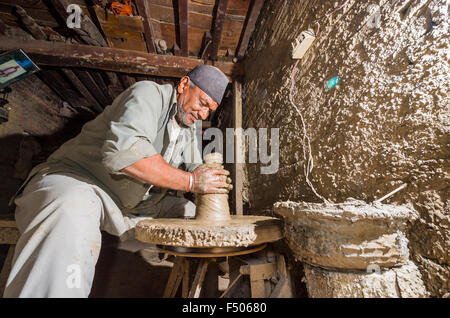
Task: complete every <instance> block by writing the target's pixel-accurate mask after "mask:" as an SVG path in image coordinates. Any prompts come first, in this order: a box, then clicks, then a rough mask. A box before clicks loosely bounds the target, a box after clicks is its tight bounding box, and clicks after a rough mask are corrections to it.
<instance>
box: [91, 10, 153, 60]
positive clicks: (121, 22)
mask: <svg viewBox="0 0 450 318" xmlns="http://www.w3.org/2000/svg"><path fill="white" fill-rule="evenodd" d="M93 9H94V12H95V15H96V17H97V20H98V22H99V24H100V26H101V28H102V31H103V33H104V34H105V36H106V41H107V42H108V46H109V47H114V48H121V49H127V50H134V51H141V52H147V47H146V44H145V41H144V36H143V34H142V32H144V24H143V18H142V17H140V16H122V15H118V16H116V15H114V14H113V13H112V12H111V11H109V10H105V9H103V8H101V7H99V6H94V8H93Z"/></svg>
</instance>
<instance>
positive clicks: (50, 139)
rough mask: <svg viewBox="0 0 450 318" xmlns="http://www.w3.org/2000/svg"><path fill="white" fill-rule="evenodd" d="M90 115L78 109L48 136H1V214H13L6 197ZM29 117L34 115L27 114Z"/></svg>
mask: <svg viewBox="0 0 450 318" xmlns="http://www.w3.org/2000/svg"><path fill="white" fill-rule="evenodd" d="M66 118H67V117H66ZM93 118H94V115H93V114H92V113H89V112H83V111H82V110H80V111H79V112H78V113H77V114H76V115H75V116H73V117H70V118H67V120H66V122H65V124H64V126H63V128H62V129H60V130H58V131H56V132H53V133H52V134H49V135H42V136H33V135H31V134H26V133H25V134H23V135H22V134H12V135H8V136H0V149H2V151H1V152H0V178H1V180H2V182H0V214H10V213H14V207H13V206H10V207H9V206H8V203H9V200H10V199H11V197H12V196H13V195H14V193H15V192H16V191H17V189H18V188H19V187H20V185H21V184H22V182H23V181H24V180H25V179H26V177H27V175H28V173H29V172H30V170H31V169H32V168H33V167H34V166H36V165H38V164H40V163H42V162H44V161H46V160H47V158H48V156H50V155H51V154H52V153H53V152H54V151H55V150H56V149H58V148H59V147H60V146H61V145H62V144H63V143H64V142H66V141H67V140H69V139H71V138H73V137H75V136H76V135H77V134H78V133H79V132H80V131H81V127H82V126H83V125H84V124H85V123H86V122H88V121H90V120H92V119H93ZM28 120H33V118H30V117H29V118H28ZM3 124H5V123H3ZM3 124H0V125H3Z"/></svg>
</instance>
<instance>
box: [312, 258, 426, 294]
mask: <svg viewBox="0 0 450 318" xmlns="http://www.w3.org/2000/svg"><path fill="white" fill-rule="evenodd" d="M305 280H306V284H307V286H308V295H309V297H312V298H353V297H355V298H387V297H389V298H417V297H427V296H428V293H427V291H426V289H425V286H424V284H423V281H422V279H421V274H420V272H419V270H418V269H417V266H416V265H415V264H414V263H413V262H408V263H406V264H405V265H403V266H401V267H396V268H393V269H389V270H387V271H373V272H351V271H328V270H326V269H322V268H319V267H313V266H309V265H306V266H305Z"/></svg>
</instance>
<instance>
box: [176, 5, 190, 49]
mask: <svg viewBox="0 0 450 318" xmlns="http://www.w3.org/2000/svg"><path fill="white" fill-rule="evenodd" d="M188 24H189V21H188V1H187V0H178V28H179V29H178V35H179V37H180V49H181V50H180V53H181V56H188V55H189V48H188Z"/></svg>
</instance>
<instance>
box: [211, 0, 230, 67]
mask: <svg viewBox="0 0 450 318" xmlns="http://www.w3.org/2000/svg"><path fill="white" fill-rule="evenodd" d="M227 6H228V0H219V3H218V4H217V11H216V18H215V19H214V30H213V35H212V37H213V38H212V44H211V59H212V60H216V59H217V53H218V52H219V45H220V39H221V37H222V30H223V23H224V21H225V13H226V11H227Z"/></svg>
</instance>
